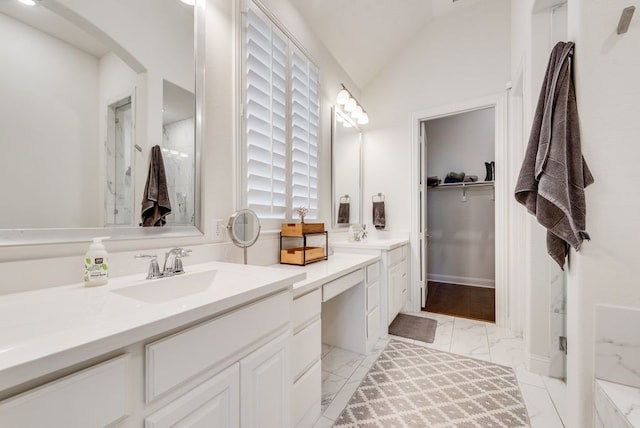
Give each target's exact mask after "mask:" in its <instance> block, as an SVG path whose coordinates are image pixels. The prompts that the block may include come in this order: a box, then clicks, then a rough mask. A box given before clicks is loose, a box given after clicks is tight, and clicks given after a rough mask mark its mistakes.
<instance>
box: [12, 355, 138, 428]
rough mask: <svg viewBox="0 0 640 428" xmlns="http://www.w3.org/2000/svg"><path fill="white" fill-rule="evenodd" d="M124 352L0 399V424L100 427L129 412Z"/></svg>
mask: <svg viewBox="0 0 640 428" xmlns="http://www.w3.org/2000/svg"><path fill="white" fill-rule="evenodd" d="M128 364H129V356H128V355H123V356H120V357H117V358H114V359H111V360H109V361H106V362H104V363H101V364H97V365H95V366H92V367H89V368H87V369H85V370H81V371H79V372H77V373H73V374H71V375H68V376H65V377H63V378H61V379H58V380H56V381H53V382H49V383H47V384H45V385H42V386H40V387H38V388H35V389H32V390H30V391H26V392H25V393H23V394H20V395H18V396H16V397H12V398H9V399H7V400H4V401H2V402H0V427H16V428H18V427H19V428H41V427H78V428H80V427H103V426H109V425H112V424H114V423H116V422H118V421H120V420H123V419H124V418H126V416H127V415H128V413H129V402H128V397H129V387H128V375H129V371H128Z"/></svg>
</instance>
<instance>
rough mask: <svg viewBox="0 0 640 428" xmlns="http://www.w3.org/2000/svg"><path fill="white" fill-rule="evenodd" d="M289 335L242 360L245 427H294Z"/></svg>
mask: <svg viewBox="0 0 640 428" xmlns="http://www.w3.org/2000/svg"><path fill="white" fill-rule="evenodd" d="M289 341H290V335H289V333H285V334H283V335H281V336H279V337H278V338H277V339H274V340H273V341H271V342H269V343H268V344H266V345H265V346H263V347H261V348H260V349H258V350H256V351H255V352H253V353H252V354H250V355H249V356H247V357H246V358H244V359H242V360H241V361H240V386H241V389H242V397H241V399H240V420H241V423H242V426H243V428H244V427H246V428H252V427H258V426H260V427H274V428H284V427H289V426H291V388H292V382H291V369H290V367H289Z"/></svg>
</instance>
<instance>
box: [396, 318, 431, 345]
mask: <svg viewBox="0 0 640 428" xmlns="http://www.w3.org/2000/svg"><path fill="white" fill-rule="evenodd" d="M437 326H438V321H436V320H432V319H431V318H424V317H416V316H413V315H405V314H398V316H397V317H396V318H395V319H394V320H393V322H392V323H391V325H390V326H389V334H393V335H394V336H400V337H406V338H409V339H415V340H420V341H422V342H427V343H433V339H434V338H435V337H436V327H437Z"/></svg>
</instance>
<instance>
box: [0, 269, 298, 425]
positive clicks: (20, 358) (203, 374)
mask: <svg viewBox="0 0 640 428" xmlns="http://www.w3.org/2000/svg"><path fill="white" fill-rule="evenodd" d="M143 276H144V275H136V276H129V277H121V278H115V279H112V280H111V281H110V283H109V284H108V285H106V286H103V287H96V288H85V287H84V286H82V285H81V284H73V285H69V286H64V287H54V288H49V289H44V290H38V291H33V292H26V293H16V294H11V295H5V296H3V298H2V299H1V300H0V322H1V323H2V325H3V328H2V331H1V333H0V399H1V400H2V401H0V426H16V427H17V426H19V427H25V428H26V427H42V426H64V427H83V428H84V427H93V426H95V427H102V426H117V427H140V426H147V427H167V426H174V425H175V424H176V423H179V422H181V421H182V422H183V423H186V422H188V423H191V424H192V423H195V422H196V421H198V422H200V423H206V424H207V425H208V426H238V425H240V424H241V425H242V426H243V427H244V426H246V427H251V426H257V425H260V426H273V427H283V426H289V425H290V420H291V387H292V383H291V367H292V365H291V359H290V338H291V325H292V324H291V322H292V319H293V307H292V304H291V302H292V296H293V291H292V284H293V283H294V282H297V281H300V280H302V279H304V272H301V271H297V272H291V271H285V270H278V269H270V268H263V267H256V266H243V265H235V264H228V263H207V264H203V265H197V266H190V267H189V272H188V273H186V274H184V275H180V276H176V277H172V278H163V279H159V280H154V281H147V280H143V279H142V278H143Z"/></svg>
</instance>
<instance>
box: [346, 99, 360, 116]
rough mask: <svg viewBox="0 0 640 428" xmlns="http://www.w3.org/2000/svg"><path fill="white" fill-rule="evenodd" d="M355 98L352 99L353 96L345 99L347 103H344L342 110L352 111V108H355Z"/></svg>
mask: <svg viewBox="0 0 640 428" xmlns="http://www.w3.org/2000/svg"><path fill="white" fill-rule="evenodd" d="M356 105H357V104H356V100H354V99H353V98H349V100H348V101H347V103H346V104H345V105H344V111H346V112H347V113H350V112H352V111H353V109H355V108H356Z"/></svg>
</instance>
